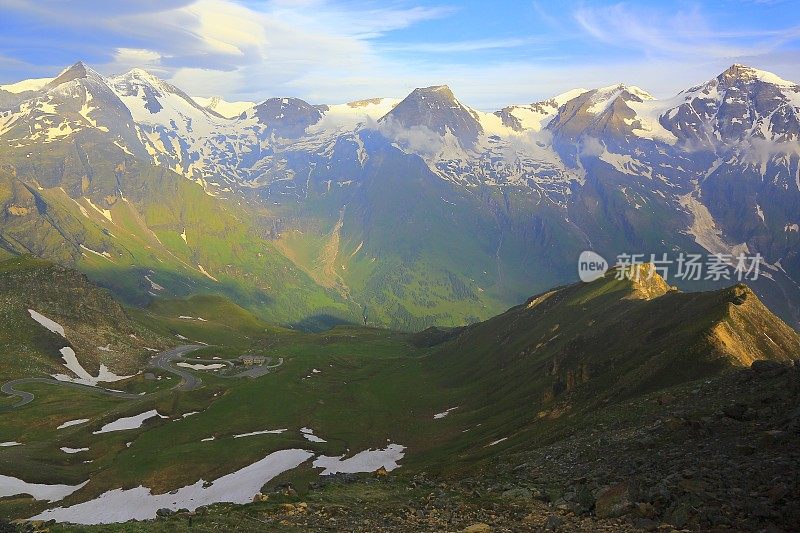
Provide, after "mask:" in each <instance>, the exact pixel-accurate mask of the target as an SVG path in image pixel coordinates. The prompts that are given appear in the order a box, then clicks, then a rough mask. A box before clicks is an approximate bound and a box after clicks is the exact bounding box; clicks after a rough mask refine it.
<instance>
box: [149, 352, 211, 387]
mask: <svg viewBox="0 0 800 533" xmlns="http://www.w3.org/2000/svg"><path fill="white" fill-rule="evenodd" d="M200 348H204V346H200V345H198V344H186V345H184V346H178V347H176V348H173V349H171V350H167V351H165V352H161V353H159V354H157V355H156V356H154V357H153V359H152V360H151V361H150V364H151V365H152V366H153V368H158V369H160V370H163V371H165V372H169V373H171V374H175V375H176V376H178V377H179V378H181V382H180V383H178V385H176V386H175V387H173V389H175V390H184V391H190V390H195V389H199V388H200V386H201V385H202V384H203V380H202V379H200V378H199V377H197V376H196V375H194V374H192V373H191V372H189V371H187V370H182V369H180V368H176V367H174V366H172V364H171V363H172V361H174V360H175V359H179V358H181V357H184V356H185V355H186V354H188V353H190V352H193V351H195V350H199V349H200Z"/></svg>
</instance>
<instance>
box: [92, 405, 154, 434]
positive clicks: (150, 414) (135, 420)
mask: <svg viewBox="0 0 800 533" xmlns="http://www.w3.org/2000/svg"><path fill="white" fill-rule="evenodd" d="M155 417H159V418H168V417H166V416H162V415H160V414H159V413H158V411H156V410H155V409H153V410H151V411H145V412H144V413H141V414H138V415H135V416H126V417H122V418H118V419H117V420H115V421H113V422H109V423H108V424H106V425H104V426H103V427H101V428H100V429H99V430H97V431H94V432H93V434H94V435H100V434H102V433H111V432H114V431H126V430H129V429H139V428H140V427H142V424H144V422H145V420H150V419H151V418H155Z"/></svg>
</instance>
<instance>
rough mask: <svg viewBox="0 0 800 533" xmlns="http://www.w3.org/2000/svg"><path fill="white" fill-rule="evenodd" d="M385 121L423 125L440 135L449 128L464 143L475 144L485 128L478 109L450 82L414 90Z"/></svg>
mask: <svg viewBox="0 0 800 533" xmlns="http://www.w3.org/2000/svg"><path fill="white" fill-rule="evenodd" d="M381 121H384V122H386V121H392V122H394V123H396V124H397V125H399V126H401V127H403V128H406V129H409V128H414V127H417V126H423V127H425V128H428V129H429V130H431V131H434V132H436V133H438V134H439V135H445V133H446V132H447V131H448V130H449V131H450V132H452V133H453V135H455V136H456V137H457V138H458V139H459V141H460V142H461V143H462V145H469V144H472V143H474V142H475V140H476V139H477V138H478V136H479V135H480V134H481V132H482V131H483V128H482V127H481V125H480V122H479V120H478V118H477V115H476V113H475V111H473V110H472V109H470V108H468V107H466V106H465V105H463V104H462V103H461V102H459V101H458V99H457V98H456V97H455V95H454V94H453V91H451V90H450V87H448V86H447V85H432V86H430V87H420V88H417V89H414V90H413V91H412V92H411V94H409V95H408V96H406V97H405V98H404V99H403V100H402V101H401V102H400V103H399V104H397V105H396V106H395V108H394V109H392V110H391V111H390V112H389V113H387V114H386V116H384V117H383V118H382V119H381Z"/></svg>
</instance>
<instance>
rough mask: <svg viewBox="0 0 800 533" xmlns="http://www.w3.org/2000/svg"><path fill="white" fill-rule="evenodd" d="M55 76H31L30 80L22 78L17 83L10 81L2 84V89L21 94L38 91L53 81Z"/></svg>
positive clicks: (0, 87)
mask: <svg viewBox="0 0 800 533" xmlns="http://www.w3.org/2000/svg"><path fill="white" fill-rule="evenodd" d="M53 79H54V78H31V79H29V80H22V81H18V82H16V83H8V84H6V85H0V90H3V91H6V92H9V93H14V94H19V93H23V92H25V91H38V90H40V89H41V88H42V87H44V86H45V85H47V84H48V83H50V82H51V81H53Z"/></svg>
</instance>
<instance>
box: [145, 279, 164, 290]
mask: <svg viewBox="0 0 800 533" xmlns="http://www.w3.org/2000/svg"><path fill="white" fill-rule="evenodd" d="M144 279H146V280H147V281H148V282H149V283H150V288H151V289H153V290H154V291H163V290H164V287H162V286H161V285H159V284H158V283H156V282H155V281H153V280H152V279H150V276H145V277H144Z"/></svg>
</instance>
